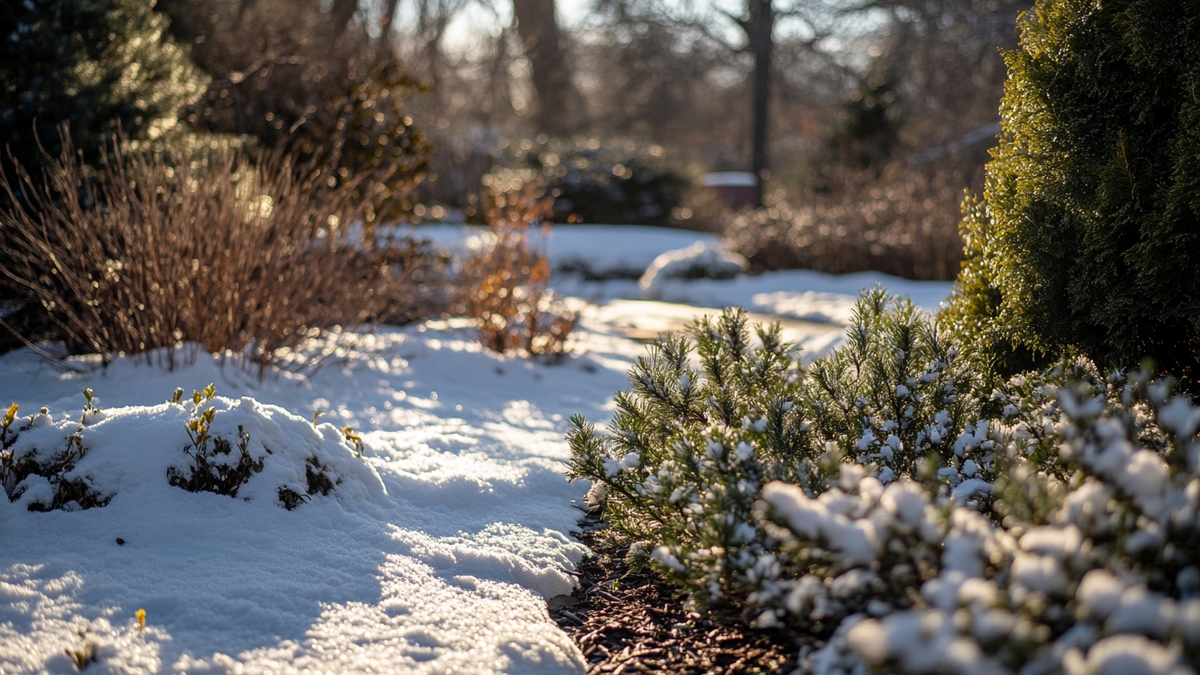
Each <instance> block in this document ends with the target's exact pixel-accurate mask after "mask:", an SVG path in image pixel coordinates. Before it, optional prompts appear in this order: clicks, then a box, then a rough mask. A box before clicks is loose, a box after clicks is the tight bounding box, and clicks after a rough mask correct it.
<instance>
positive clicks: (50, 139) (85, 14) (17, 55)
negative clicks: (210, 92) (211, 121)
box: [0, 0, 206, 169]
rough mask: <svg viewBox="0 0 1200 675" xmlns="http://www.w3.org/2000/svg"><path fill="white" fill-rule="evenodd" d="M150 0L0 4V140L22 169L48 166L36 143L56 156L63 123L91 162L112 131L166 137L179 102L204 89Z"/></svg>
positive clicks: (29, 0) (52, 0) (136, 136)
mask: <svg viewBox="0 0 1200 675" xmlns="http://www.w3.org/2000/svg"><path fill="white" fill-rule="evenodd" d="M153 4H154V3H153V2H148V1H147V0H13V1H12V2H5V3H2V5H0V144H2V145H3V146H6V147H7V150H8V151H10V152H11V153H12V155H13V158H15V159H16V161H17V162H18V163H20V165H21V166H24V167H25V168H26V169H33V168H34V167H39V166H41V165H42V160H43V157H44V155H43V152H42V150H41V148H39V141H40V143H41V144H42V145H43V146H44V147H45V150H46V152H47V153H49V156H51V157H56V156H58V154H59V152H60V150H61V146H60V144H59V133H58V128H59V125H61V124H63V123H68V124H69V125H70V132H71V141H72V145H73V146H74V147H75V148H76V149H77V150H79V151H80V152H82V153H83V155H84V158H85V161H87V162H89V163H94V162H96V161H97V160H98V159H99V157H100V153H101V152H102V151H103V149H104V148H105V144H106V143H108V142H109V136H110V135H111V134H115V133H118V132H120V133H123V134H124V135H125V136H126V137H127V138H129V139H131V140H140V139H146V138H154V137H156V136H160V135H162V134H164V133H165V132H167V131H168V130H170V129H171V127H173V126H174V125H175V123H176V119H177V113H178V111H179V109H180V107H181V106H182V105H184V104H185V103H187V102H189V101H191V100H193V99H195V98H197V97H198V96H199V95H200V94H201V93H202V92H203V91H204V86H205V84H206V83H205V81H204V78H203V77H202V76H201V74H200V73H199V71H197V70H196V68H195V67H194V66H193V65H192V63H191V61H190V60H189V58H188V54H187V51H186V50H185V49H184V48H183V47H181V46H179V45H177V44H176V43H174V42H173V41H171V40H170V39H169V38H168V37H167V36H166V28H167V18H166V17H165V16H163V15H162V14H158V13H155V12H154V10H153ZM35 125H36V126H35ZM35 129H36V134H37V136H36V137H35ZM4 149H5V148H4V147H0V151H3V150H4ZM5 159H7V158H5ZM10 167H11V165H10Z"/></svg>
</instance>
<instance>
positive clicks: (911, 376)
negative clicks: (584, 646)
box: [568, 291, 1200, 673]
mask: <svg viewBox="0 0 1200 675" xmlns="http://www.w3.org/2000/svg"><path fill="white" fill-rule="evenodd" d="M755 333H756V335H755V336H754V337H752V336H751V332H750V330H749V329H748V327H747V326H746V322H745V317H744V314H743V313H742V312H741V310H726V312H725V313H724V314H722V315H721V316H720V317H719V318H717V319H715V320H711V319H705V320H703V321H700V322H698V323H697V324H696V325H695V327H694V329H693V331H692V334H691V336H690V337H683V336H671V337H668V338H664V339H663V340H661V341H659V342H656V343H654V344H652V345H651V346H650V348H649V352H648V354H647V356H645V357H642V358H641V359H639V360H638V362H637V363H636V364H635V365H634V367H633V369H632V370H631V372H630V384H631V390H629V391H625V392H621V393H619V394H618V395H617V412H616V413H615V415H614V419H613V422H612V424H611V426H610V428H609V430H608V431H607V432H601V431H598V430H597V429H595V428H594V427H593V426H592V425H590V424H588V423H587V422H586V421H585V420H583V419H582V418H581V417H578V416H576V417H575V418H573V419H572V422H571V424H572V428H571V431H570V433H569V434H568V441H569V443H570V445H571V449H572V460H571V467H570V475H571V477H573V478H584V479H587V480H589V481H591V482H592V488H591V490H590V491H589V492H588V495H587V501H588V502H589V503H590V504H592V505H593V506H594V507H595V508H596V509H599V510H600V514H601V516H602V517H603V518H604V520H605V521H606V522H607V523H608V524H609V528H608V529H607V530H606V532H607V533H608V534H607V536H609V537H611V538H612V540H613V543H614V544H617V545H624V546H628V547H629V551H630V553H629V555H630V558H631V561H633V562H635V563H638V564H649V565H651V566H652V567H653V568H654V569H656V570H658V571H659V572H661V573H662V574H663V575H664V576H665V577H666V578H667V579H668V580H670V581H672V582H673V583H675V584H678V585H679V587H680V588H681V590H682V591H683V592H685V593H686V594H688V596H689V598H690V601H691V602H692V603H693V604H695V605H696V606H697V607H713V606H724V607H728V608H733V609H736V610H740V611H741V612H742V613H743V615H744V616H745V617H746V619H747V620H749V621H751V622H753V623H754V624H755V625H757V626H759V627H773V626H781V625H784V626H789V627H791V628H793V629H796V630H798V631H800V632H802V633H803V634H806V635H810V636H814V637H815V638H816V640H817V642H818V646H819V647H820V649H817V650H815V651H813V650H811V649H810V650H807V651H803V652H802V654H801V657H802V658H801V661H802V666H804V667H805V668H807V669H809V670H811V671H813V672H820V673H839V672H845V673H852V672H853V673H861V672H870V670H871V669H875V670H878V671H879V672H909V673H942V672H955V673H957V672H972V673H974V672H990V673H1014V672H1018V671H1020V672H1068V673H1098V672H1118V671H1116V670H1111V669H1112V668H1117V667H1119V666H1120V664H1133V665H1132V666H1130V667H1131V668H1133V670H1128V671H1125V672H1134V671H1135V670H1136V671H1137V672H1156V673H1157V672H1162V673H1191V672H1193V671H1192V670H1191V669H1190V668H1188V667H1187V665H1186V664H1188V663H1195V662H1197V659H1198V658H1200V564H1198V563H1197V560H1200V549H1197V542H1198V541H1200V437H1198V436H1197V431H1198V429H1200V408H1197V407H1196V406H1194V405H1193V404H1192V403H1191V401H1190V399H1189V398H1188V397H1187V396H1186V395H1184V394H1178V393H1176V391H1175V383H1173V382H1172V381H1170V380H1154V379H1153V376H1152V374H1151V372H1150V371H1149V370H1138V371H1132V372H1122V371H1116V370H1114V371H1111V372H1109V373H1107V374H1102V372H1101V371H1100V370H1098V369H1097V368H1096V366H1095V365H1094V364H1093V363H1092V362H1091V361H1088V360H1086V359H1083V358H1078V359H1074V360H1064V361H1061V362H1058V363H1056V364H1054V365H1053V366H1051V367H1048V368H1046V369H1044V370H1042V371H1036V372H1029V373H1026V374H1024V375H1019V376H1015V377H1013V378H1011V379H1008V380H1002V379H996V378H994V377H993V376H992V375H991V374H990V373H989V372H988V371H987V370H986V369H983V368H981V367H980V363H981V362H980V361H979V360H975V359H969V358H967V357H966V356H965V354H964V352H963V350H962V346H961V343H959V342H957V341H956V340H955V339H954V338H953V337H952V336H948V335H945V334H943V333H942V332H940V331H939V329H938V328H937V326H936V325H935V324H934V323H933V322H932V321H931V320H930V319H928V318H926V317H923V316H921V315H920V314H919V313H918V312H917V311H916V310H915V309H914V308H913V307H912V305H911V304H909V303H907V302H904V301H896V300H894V299H892V298H889V297H887V296H886V295H884V294H882V293H881V292H879V291H874V292H868V293H865V294H864V296H863V297H862V298H861V299H860V302H859V305H858V309H857V312H856V315H855V318H854V321H853V324H852V325H851V327H850V328H849V330H848V332H847V342H846V344H845V345H843V346H842V347H840V348H839V349H838V350H836V351H835V352H833V353H832V354H830V355H828V356H826V357H824V358H821V359H818V360H817V361H815V362H813V363H812V364H811V365H810V366H809V367H808V368H802V367H801V366H800V362H799V359H798V355H797V354H795V353H793V352H792V351H791V350H790V349H789V347H788V346H787V345H786V344H784V343H782V342H781V341H780V339H779V332H778V328H758V329H757V330H756V331H755ZM1146 664H1149V665H1146ZM1143 665H1146V667H1145V668H1142V669H1141V670H1138V668H1140V667H1141V666H1143ZM1151 666H1152V668H1153V669H1151Z"/></svg>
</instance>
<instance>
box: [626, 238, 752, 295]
mask: <svg viewBox="0 0 1200 675" xmlns="http://www.w3.org/2000/svg"><path fill="white" fill-rule="evenodd" d="M746 267H747V265H746V259H745V258H743V257H742V256H740V255H738V254H736V253H731V252H729V251H727V250H725V249H724V248H722V247H721V246H715V245H713V244H709V243H707V242H703V241H698V242H696V243H695V244H692V245H691V246H688V247H687V248H682V249H678V250H675V251H667V252H666V253H663V254H661V255H659V256H658V257H657V258H655V259H654V261H653V262H651V263H650V266H649V267H647V268H646V271H645V273H643V274H642V276H641V278H640V279H638V287H639V288H641V290H642V293H643V294H644V295H649V296H651V297H653V296H656V295H658V294H659V293H660V292H661V291H662V286H663V283H664V282H665V281H666V280H668V279H732V278H734V277H736V276H737V275H739V274H741V273H742V272H744V271H746Z"/></svg>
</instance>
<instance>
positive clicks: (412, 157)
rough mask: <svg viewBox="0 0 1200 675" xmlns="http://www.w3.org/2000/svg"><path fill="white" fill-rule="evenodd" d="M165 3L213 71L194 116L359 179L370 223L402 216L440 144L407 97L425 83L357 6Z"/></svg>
mask: <svg viewBox="0 0 1200 675" xmlns="http://www.w3.org/2000/svg"><path fill="white" fill-rule="evenodd" d="M351 4H353V3H351ZM159 8H160V9H161V10H162V11H163V12H165V13H167V14H168V15H170V16H171V17H172V19H173V24H172V25H173V27H174V28H173V29H174V30H175V31H176V34H177V35H179V37H180V38H181V39H187V40H190V41H191V42H192V43H193V44H194V54H195V58H196V62H197V63H198V64H199V65H200V66H201V67H203V68H204V69H205V70H207V71H208V72H210V73H211V74H212V76H213V81H212V83H211V84H210V86H209V87H208V90H207V91H206V92H205V94H204V96H203V97H202V99H201V100H200V101H199V102H197V103H195V104H194V105H192V106H190V107H189V108H188V110H187V115H186V117H187V120H188V122H189V123H191V124H192V125H194V126H195V127H196V128H198V129H201V130H203V131H207V132H212V133H222V134H236V135H239V136H244V137H248V138H250V139H253V141H254V142H255V143H256V144H257V145H258V147H259V148H260V149H261V150H263V151H268V152H284V153H287V154H290V155H291V156H292V157H293V159H294V160H296V167H297V169H298V170H300V171H303V172H305V173H307V174H309V177H310V178H317V179H319V180H321V181H323V182H326V183H327V184H328V185H329V186H331V187H332V186H334V185H337V184H338V183H341V182H344V181H348V180H351V181H353V183H354V184H355V185H357V186H358V188H357V189H360V190H362V197H363V198H364V199H366V200H367V201H368V202H369V203H370V208H369V209H368V211H367V222H366V225H367V226H371V225H374V224H375V223H376V222H379V221H387V220H395V219H398V218H402V217H404V216H405V215H406V214H407V212H408V210H409V209H410V208H411V207H412V206H413V205H412V203H411V191H412V188H413V187H414V186H415V184H416V183H417V182H419V181H421V180H423V179H424V177H425V174H426V172H427V169H428V163H429V158H430V155H431V154H432V150H433V149H432V147H430V146H429V145H428V144H427V143H426V140H425V135H424V133H423V132H422V131H420V130H419V129H418V128H417V127H416V125H415V122H414V120H413V118H412V116H411V115H410V114H409V113H408V112H407V107H406V100H407V98H408V97H409V96H410V95H412V94H413V93H415V92H416V91H418V90H419V89H420V88H421V87H420V86H419V85H418V83H416V82H415V81H414V80H412V79H411V78H409V77H408V75H407V72H406V70H405V69H404V67H403V64H401V63H400V61H399V60H398V59H397V58H396V57H395V55H394V53H393V52H392V50H391V49H390V48H389V47H388V46H386V45H383V44H381V40H373V39H372V38H371V37H370V36H369V34H368V33H367V31H366V30H365V27H364V26H362V24H361V23H360V22H356V21H354V20H353V17H354V16H355V13H356V12H357V5H354V9H353V11H351V9H350V8H349V7H348V6H347V5H346V4H345V3H344V2H343V3H339V2H334V3H333V4H332V5H330V6H329V9H328V10H326V11H323V10H322V6H321V3H320V2H318V1H317V0H160V4H159ZM386 33H387V31H384V34H386Z"/></svg>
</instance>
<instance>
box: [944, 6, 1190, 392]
mask: <svg viewBox="0 0 1200 675" xmlns="http://www.w3.org/2000/svg"><path fill="white" fill-rule="evenodd" d="M1020 27H1021V41H1020V49H1018V50H1014V51H1009V52H1006V53H1005V60H1006V63H1007V65H1008V68H1009V71H1010V78H1009V80H1008V81H1007V82H1006V83H1005V87H1004V97H1003V100H1002V102H1001V110H1000V112H1001V123H1002V129H1003V131H1002V134H1001V141H1000V145H999V146H998V147H997V148H996V149H995V150H994V151H993V153H992V161H991V162H990V163H989V164H988V167H987V178H986V184H985V189H984V197H983V201H982V202H981V203H975V202H968V204H967V206H966V208H965V213H966V216H965V218H964V220H963V223H962V226H961V227H962V231H963V236H964V238H965V239H966V241H967V260H966V262H965V263H964V267H963V270H962V272H961V275H960V277H959V287H958V289H957V290H956V291H955V294H954V296H953V298H952V302H951V305H952V306H951V310H950V311H949V312H948V313H947V315H946V321H947V323H948V324H949V325H952V326H954V328H955V330H957V331H958V332H960V333H961V334H962V335H963V336H964V339H965V340H966V341H967V342H968V343H978V344H979V345H980V346H981V347H982V350H983V351H984V353H986V354H987V355H988V356H989V357H990V358H991V359H992V360H993V361H995V362H997V363H998V364H999V365H1001V366H1003V367H1006V368H1008V369H1009V370H1010V372H1015V370H1017V369H1018V368H1020V367H1022V366H1027V365H1029V364H1031V363H1034V362H1035V360H1034V357H1039V355H1041V358H1043V359H1044V358H1045V356H1044V355H1046V354H1049V355H1051V357H1053V355H1055V354H1058V353H1061V352H1063V351H1064V350H1077V351H1078V352H1081V353H1083V354H1085V355H1087V356H1088V357H1090V358H1091V359H1092V360H1094V361H1096V362H1097V363H1100V364H1103V365H1105V366H1109V365H1114V366H1120V367H1135V366H1137V365H1138V364H1139V363H1140V362H1141V360H1142V359H1143V358H1144V357H1151V358H1153V359H1154V360H1155V361H1156V363H1157V364H1158V366H1159V367H1160V368H1162V369H1163V370H1164V371H1165V372H1174V373H1176V374H1177V375H1181V376H1183V377H1185V378H1188V379H1190V380H1191V381H1193V382H1194V381H1195V378H1196V377H1197V375H1198V374H1200V100H1197V98H1196V91H1197V88H1198V87H1200V5H1197V4H1196V3H1191V2H1185V3H1178V2H1172V1H1171V0H1105V1H1104V2H1095V1H1094V0H1045V1H1043V2H1039V3H1037V5H1036V6H1035V8H1034V9H1033V10H1032V11H1031V12H1029V13H1026V14H1024V15H1023V16H1022V18H1021V20H1020ZM1190 386H1194V384H1193V385H1190Z"/></svg>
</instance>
